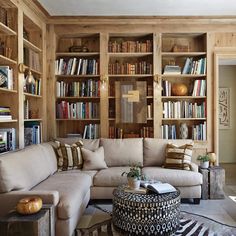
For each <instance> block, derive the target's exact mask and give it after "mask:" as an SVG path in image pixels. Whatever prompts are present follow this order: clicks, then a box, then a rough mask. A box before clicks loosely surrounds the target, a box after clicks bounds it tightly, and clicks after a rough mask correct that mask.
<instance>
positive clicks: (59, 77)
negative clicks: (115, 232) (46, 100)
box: [56, 75, 100, 79]
mask: <svg viewBox="0 0 236 236" xmlns="http://www.w3.org/2000/svg"><path fill="white" fill-rule="evenodd" d="M56 77H57V78H58V79H61V78H72V79H77V78H99V77H100V75H56Z"/></svg>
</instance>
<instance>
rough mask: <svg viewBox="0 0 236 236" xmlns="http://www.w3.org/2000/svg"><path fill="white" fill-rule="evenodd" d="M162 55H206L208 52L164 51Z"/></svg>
mask: <svg viewBox="0 0 236 236" xmlns="http://www.w3.org/2000/svg"><path fill="white" fill-rule="evenodd" d="M161 55H162V57H198V56H206V52H162V53H161Z"/></svg>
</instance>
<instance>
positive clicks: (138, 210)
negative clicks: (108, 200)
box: [112, 186, 180, 235]
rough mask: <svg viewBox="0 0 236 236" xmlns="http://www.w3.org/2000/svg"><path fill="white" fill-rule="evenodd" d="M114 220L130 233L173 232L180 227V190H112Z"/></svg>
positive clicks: (115, 223)
mask: <svg viewBox="0 0 236 236" xmlns="http://www.w3.org/2000/svg"><path fill="white" fill-rule="evenodd" d="M113 195H114V198H113V213H112V222H113V225H114V227H115V228H116V229H117V230H118V231H120V232H123V233H124V234H125V233H127V234H128V235H172V234H173V233H174V232H175V231H176V230H177V229H178V226H179V216H180V208H179V206H180V192H179V191H176V192H172V193H165V194H160V195H158V194H156V193H148V194H137V193H128V192H124V186H120V187H118V188H116V189H115V190H114V192H113Z"/></svg>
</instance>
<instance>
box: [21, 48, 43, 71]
mask: <svg viewBox="0 0 236 236" xmlns="http://www.w3.org/2000/svg"><path fill="white" fill-rule="evenodd" d="M24 64H25V65H27V66H29V67H30V68H31V69H33V70H36V71H41V65H40V56H39V53H37V52H35V51H33V50H31V49H29V48H24Z"/></svg>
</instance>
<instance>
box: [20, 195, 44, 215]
mask: <svg viewBox="0 0 236 236" xmlns="http://www.w3.org/2000/svg"><path fill="white" fill-rule="evenodd" d="M42 205H43V201H42V199H41V198H40V197H37V196H33V197H26V198H22V199H21V200H20V201H19V202H18V203H17V206H16V211H17V212H18V213H20V214H22V215H31V214H35V213H37V212H38V211H40V210H41V208H42Z"/></svg>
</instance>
